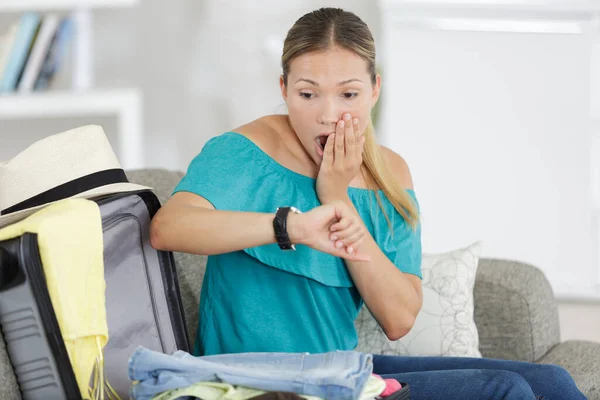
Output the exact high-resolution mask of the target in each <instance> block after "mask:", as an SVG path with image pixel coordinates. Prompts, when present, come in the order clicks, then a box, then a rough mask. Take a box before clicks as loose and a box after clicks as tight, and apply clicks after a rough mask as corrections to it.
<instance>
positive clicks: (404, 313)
mask: <svg viewBox="0 0 600 400" xmlns="http://www.w3.org/2000/svg"><path fill="white" fill-rule="evenodd" d="M339 200H342V201H344V202H345V203H346V204H347V205H348V206H349V207H350V209H351V210H352V211H353V212H354V213H355V214H356V215H357V216H359V219H360V215H359V213H358V211H357V210H356V208H355V207H354V205H353V203H352V201H351V200H350V198H348V197H347V196H344V197H340V198H339ZM361 223H362V219H361ZM363 224H364V223H363ZM365 230H366V231H367V232H368V230H367V229H366V227H365ZM360 252H361V253H363V254H368V255H369V256H371V261H369V262H356V261H349V260H345V262H346V266H347V268H348V271H349V272H350V275H351V276H352V280H353V281H354V283H355V285H356V287H357V288H358V291H359V292H360V294H361V297H362V298H363V300H364V301H365V303H366V305H367V307H368V308H369V310H370V311H371V313H372V314H373V316H374V317H375V319H376V320H377V321H378V323H379V324H380V326H381V327H382V328H383V330H384V331H385V333H386V334H387V335H388V337H390V338H393V339H397V338H399V337H402V336H404V335H405V334H406V333H407V332H408V330H410V328H411V327H412V324H413V322H414V319H415V318H416V316H417V314H418V312H419V310H420V309H421V297H420V295H419V293H418V292H417V290H416V289H415V287H414V286H413V284H412V283H411V282H410V281H409V279H408V277H407V274H405V273H403V272H402V271H400V270H399V269H398V268H397V267H396V266H395V265H394V264H393V263H392V262H391V261H390V260H389V258H388V257H387V256H386V255H385V254H384V253H383V252H382V251H381V249H380V248H379V245H378V244H377V242H375V240H374V239H373V237H372V236H371V234H369V233H367V236H366V238H365V241H364V242H363V243H362V244H361V246H360Z"/></svg>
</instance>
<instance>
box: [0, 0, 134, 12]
mask: <svg viewBox="0 0 600 400" xmlns="http://www.w3.org/2000/svg"><path fill="white" fill-rule="evenodd" d="M139 2H140V0H2V1H0V12H5V11H11V12H14V11H16V12H20V11H49V10H75V9H78V8H84V9H92V8H123V7H133V6H135V5H137V4H138V3H139Z"/></svg>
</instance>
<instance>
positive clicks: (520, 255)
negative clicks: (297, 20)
mask: <svg viewBox="0 0 600 400" xmlns="http://www.w3.org/2000/svg"><path fill="white" fill-rule="evenodd" d="M390 34H391V36H390V37H389V38H388V39H387V40H388V46H389V47H388V48H387V50H388V53H387V57H388V59H387V64H386V66H385V68H386V71H387V72H388V74H387V75H386V81H385V89H384V93H385V95H384V102H385V103H384V104H383V108H384V116H383V118H384V119H383V129H382V132H383V135H384V139H383V140H384V142H385V143H387V144H389V145H390V146H391V147H392V148H393V149H394V150H396V151H397V152H399V153H400V154H402V155H403V156H404V157H405V158H406V160H407V161H408V163H409V166H410V167H411V169H412V173H413V178H414V181H415V186H416V189H417V194H418V196H419V197H420V199H421V203H422V204H421V205H422V208H423V214H424V228H423V245H424V248H425V249H426V250H427V251H442V250H446V249H451V248H456V247H460V246H464V245H466V244H468V243H471V242H473V241H476V240H482V241H483V242H484V244H485V255H486V256H496V257H503V258H513V259H517V260H522V261H525V262H530V263H532V264H534V265H536V266H538V267H540V268H542V269H543V270H544V272H545V273H546V274H547V276H548V277H549V279H550V280H551V283H552V285H553V286H554V288H555V290H557V291H558V292H563V291H564V292H574V291H575V292H578V291H582V290H591V288H590V285H595V284H598V283H599V282H598V277H599V267H598V260H597V258H596V253H595V252H596V251H597V250H596V249H597V244H596V241H597V238H598V235H597V231H596V230H595V229H596V227H595V226H594V221H593V216H594V208H593V205H592V200H591V197H592V186H591V177H590V174H591V153H590V146H591V143H592V137H593V133H594V132H598V123H597V122H595V121H593V120H592V118H591V116H590V82H591V78H590V77H591V71H590V56H591V46H590V41H589V39H588V37H586V36H583V35H557V34H544V35H541V34H520V33H483V32H478V33H476V32H449V31H434V30H415V29H402V27H401V26H398V25H393V26H392V28H390Z"/></svg>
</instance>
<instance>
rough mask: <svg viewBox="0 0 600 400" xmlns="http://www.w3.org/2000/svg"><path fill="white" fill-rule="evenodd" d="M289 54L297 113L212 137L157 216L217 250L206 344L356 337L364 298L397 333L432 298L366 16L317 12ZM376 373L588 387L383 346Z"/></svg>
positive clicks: (420, 384) (468, 387)
mask: <svg viewBox="0 0 600 400" xmlns="http://www.w3.org/2000/svg"><path fill="white" fill-rule="evenodd" d="M282 67H283V74H282V76H281V78H280V86H281V93H282V95H283V98H284V99H285V102H286V104H287V107H288V114H287V115H269V116H265V117H262V118H259V119H257V120H255V121H252V122H250V123H248V124H246V125H243V126H241V127H238V128H236V129H234V130H233V131H231V132H225V133H223V134H221V135H218V136H216V137H213V138H212V139H210V140H209V141H208V142H207V144H206V145H205V147H204V148H203V149H202V151H201V152H200V154H199V155H198V156H197V157H196V158H194V160H193V161H192V162H191V164H190V166H189V168H188V171H187V173H186V175H185V177H184V178H183V179H182V180H181V182H180V183H179V185H178V186H177V187H176V188H175V190H174V195H173V196H172V198H171V199H170V200H169V201H168V202H167V203H166V204H165V205H164V206H163V208H162V209H161V210H160V211H159V212H158V213H157V215H156V216H155V218H154V219H153V221H152V227H151V241H152V245H153V246H154V247H156V248H159V249H165V250H171V251H178V252H188V253H195V254H206V255H209V258H208V264H207V269H206V275H205V278H204V283H203V287H202V296H201V300H200V322H199V327H198V333H197V338H196V345H195V349H194V353H195V354H196V355H209V354H219V353H236V352H257V351H270V352H277V351H283V352H311V353H318V352H327V351H334V350H351V349H354V348H355V346H356V344H357V333H356V330H355V328H354V319H355V318H356V316H357V314H358V311H359V309H360V307H361V306H362V305H363V302H364V303H366V306H367V307H368V308H369V310H370V311H371V313H372V314H373V315H374V317H375V318H376V320H377V321H378V323H379V325H380V326H381V328H382V329H383V331H384V332H385V334H386V335H387V337H388V338H389V339H391V340H396V339H399V338H401V337H402V336H404V335H405V334H406V333H407V332H408V331H409V330H410V329H411V327H412V325H413V323H414V321H415V318H416V316H417V314H418V312H419V310H420V308H421V304H422V290H421V271H420V266H421V242H420V233H421V232H420V224H419V208H418V203H417V199H416V195H415V192H414V190H413V186H412V180H411V175H410V171H409V168H408V166H407V165H406V163H405V161H404V160H403V159H402V157H401V156H399V155H398V154H396V153H394V152H393V151H391V150H390V149H387V148H385V147H383V146H379V145H377V143H376V141H375V136H374V132H373V128H372V125H371V121H370V112H371V109H372V108H373V107H374V106H375V103H376V102H377V99H378V97H379V93H380V89H381V80H380V77H379V76H378V75H377V74H376V69H375V44H374V41H373V37H372V35H371V32H370V31H369V28H368V27H367V26H366V24H365V23H364V22H363V21H362V20H361V19H360V18H358V17H357V16H356V15H354V14H352V13H349V12H345V11H343V10H340V9H333V8H322V9H319V10H317V11H314V12H311V13H308V14H306V15H304V16H303V17H302V18H300V19H299V20H298V21H297V22H296V23H295V24H294V26H293V27H292V28H291V30H290V31H289V32H288V35H287V38H286V40H285V44H284V49H283V56H282ZM290 207H294V208H290ZM294 245H299V246H298V247H296V248H294V247H295V246H294ZM373 372H374V373H376V374H379V375H383V376H384V377H391V378H395V379H397V380H399V381H402V382H408V383H409V384H410V386H411V388H412V389H411V392H412V395H413V397H414V398H415V399H439V398H443V399H446V400H448V399H505V398H510V399H533V398H535V396H545V397H547V398H548V399H570V400H573V399H581V398H584V396H583V395H582V394H581V392H580V391H579V390H578V389H577V387H576V386H575V383H574V381H573V379H572V378H571V377H570V376H569V374H568V373H567V372H566V371H565V370H564V369H562V368H560V367H558V366H552V365H536V364H529V363H523V362H511V361H501V360H489V359H471V358H449V357H444V358H441V357H418V358H415V357H392V356H377V355H375V356H374V371H373Z"/></svg>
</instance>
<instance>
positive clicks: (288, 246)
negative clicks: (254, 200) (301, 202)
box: [273, 207, 302, 250]
mask: <svg viewBox="0 0 600 400" xmlns="http://www.w3.org/2000/svg"><path fill="white" fill-rule="evenodd" d="M290 211H291V212H293V213H296V214H302V212H301V211H300V210H298V209H297V208H296V207H279V208H278V209H277V211H276V212H275V218H273V230H274V231H275V237H276V238H277V244H278V245H279V248H280V249H281V250H296V247H295V246H294V244H293V243H292V242H291V241H290V237H289V235H288V232H287V216H288V214H289V212H290Z"/></svg>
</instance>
